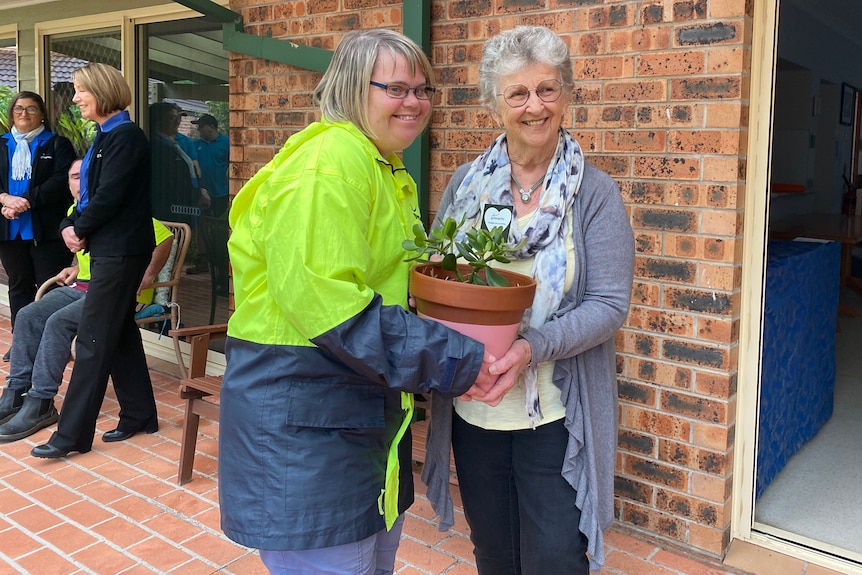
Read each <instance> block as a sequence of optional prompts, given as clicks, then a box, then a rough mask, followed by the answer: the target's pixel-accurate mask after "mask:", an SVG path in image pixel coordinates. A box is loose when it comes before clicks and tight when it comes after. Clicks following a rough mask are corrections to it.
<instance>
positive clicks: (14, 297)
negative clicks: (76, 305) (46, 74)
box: [0, 92, 75, 327]
mask: <svg viewBox="0 0 862 575" xmlns="http://www.w3.org/2000/svg"><path fill="white" fill-rule="evenodd" d="M8 119H9V125H10V126H12V131H11V132H9V133H8V134H4V135H3V136H2V137H0V204H2V206H3V207H2V210H0V211H2V214H3V216H4V217H2V218H0V261H2V262H3V267H4V268H5V270H6V275H7V276H8V277H9V308H10V310H11V315H12V325H13V327H14V325H15V316H16V315H17V314H18V310H19V309H21V308H22V307H24V306H25V305H27V304H28V303H30V302H32V301H33V299H34V297H35V296H36V289H37V288H38V287H39V285H41V284H42V282H44V281H45V280H47V279H48V278H50V277H52V276H54V275H56V274H57V272H59V271H60V270H61V269H63V268H64V267H66V266H68V265H69V263H70V262H71V259H72V254H71V253H70V252H69V250H68V249H67V248H66V245H65V244H64V243H63V241H62V240H61V239H60V232H59V225H60V222H61V221H62V220H63V218H64V217H65V216H66V211H67V210H68V208H69V206H70V205H72V194H71V193H70V192H69V185H68V180H67V173H68V172H69V168H70V167H71V165H72V162H73V161H74V160H75V150H74V149H73V148H72V144H71V142H69V140H67V139H66V138H64V137H62V136H58V135H57V134H55V133H53V132H52V131H51V122H50V120H49V118H48V113H47V109H46V107H45V101H44V100H43V99H42V97H41V96H40V95H39V94H36V93H35V92H19V93H18V94H16V95H15V97H14V98H12V101H11V102H10V103H9V110H8Z"/></svg>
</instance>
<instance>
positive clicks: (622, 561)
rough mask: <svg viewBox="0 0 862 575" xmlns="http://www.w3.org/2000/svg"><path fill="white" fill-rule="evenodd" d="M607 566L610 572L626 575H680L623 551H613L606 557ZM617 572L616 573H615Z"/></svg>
mask: <svg viewBox="0 0 862 575" xmlns="http://www.w3.org/2000/svg"><path fill="white" fill-rule="evenodd" d="M605 565H606V566H607V567H608V568H609V570H610V572H611V573H613V572H617V573H625V574H626V575H641V574H643V575H646V574H647V573H648V574H649V575H678V572H677V571H671V570H670V569H665V568H664V567H659V566H658V565H654V564H653V563H652V562H650V561H645V560H643V559H641V558H640V557H635V556H633V555H629V554H627V553H623V552H621V551H612V552H610V553H608V554H607V556H606V557H605ZM614 570H616V571H614Z"/></svg>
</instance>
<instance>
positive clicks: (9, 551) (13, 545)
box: [2, 526, 43, 559]
mask: <svg viewBox="0 0 862 575" xmlns="http://www.w3.org/2000/svg"><path fill="white" fill-rule="evenodd" d="M2 535H3V553H4V554H5V555H7V556H8V557H10V558H12V559H15V558H17V557H25V556H27V555H29V554H30V553H33V552H34V551H36V550H38V549H41V548H42V547H43V544H42V542H41V541H39V540H38V539H36V538H34V537H33V536H32V534H30V533H27V532H26V531H23V530H21V529H18V528H17V527H15V526H13V527H12V528H11V529H7V530H5V531H3V533H2Z"/></svg>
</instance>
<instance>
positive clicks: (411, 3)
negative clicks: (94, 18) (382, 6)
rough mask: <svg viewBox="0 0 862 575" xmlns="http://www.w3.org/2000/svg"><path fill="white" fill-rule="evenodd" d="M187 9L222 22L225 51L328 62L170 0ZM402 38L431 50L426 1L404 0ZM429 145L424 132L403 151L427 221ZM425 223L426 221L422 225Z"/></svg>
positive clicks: (198, 1) (319, 66)
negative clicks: (404, 37) (411, 40)
mask: <svg viewBox="0 0 862 575" xmlns="http://www.w3.org/2000/svg"><path fill="white" fill-rule="evenodd" d="M174 2H176V3H177V4H182V5H183V6H185V7H187V8H191V9H192V10H194V11H196V12H199V13H201V14H204V15H206V16H210V17H212V18H215V19H216V20H218V21H219V22H221V23H222V31H223V36H224V38H223V44H224V48H225V50H227V51H229V52H235V53H237V54H245V55H247V56H253V57H255V58H261V59H264V60H271V61H273V62H281V63H282V64H289V65H291V66H296V67H297V68H303V69H306V70H314V71H315V72H325V71H326V68H327V67H328V66H329V61H330V60H331V59H332V51H331V50H324V49H322V48H315V47H313V46H303V45H301V44H296V43H294V42H291V41H289V40H282V39H278V38H269V37H265V36H256V35H254V34H247V33H246V32H243V20H242V15H241V14H237V13H236V12H234V11H233V10H230V9H228V8H225V7H224V6H221V5H219V4H216V3H215V2H213V1H212V0H174ZM402 20H403V30H404V35H405V36H407V37H408V38H411V39H413V41H414V42H416V43H417V44H419V46H421V47H422V49H423V50H424V51H425V53H426V54H429V53H430V48H431V2H430V0H404V4H403V8H402ZM430 148H431V146H430V143H429V137H428V130H425V131H424V132H423V133H422V135H420V136H419V137H418V138H416V141H414V142H413V144H411V145H410V147H409V148H407V149H406V150H404V154H403V155H404V165H405V167H406V168H407V171H408V172H409V173H410V175H412V176H413V179H414V180H416V186H417V188H418V190H419V209H420V210H421V212H422V215H423V217H424V218H426V219H427V218H428V207H429V204H428V186H429V176H428V170H429V158H430V155H429V154H430ZM426 223H427V222H426Z"/></svg>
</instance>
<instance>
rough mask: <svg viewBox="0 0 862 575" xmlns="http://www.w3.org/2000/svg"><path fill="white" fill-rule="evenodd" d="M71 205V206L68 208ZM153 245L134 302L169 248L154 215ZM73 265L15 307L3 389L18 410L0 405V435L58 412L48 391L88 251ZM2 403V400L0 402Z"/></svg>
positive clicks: (64, 359) (74, 328) (63, 356)
mask: <svg viewBox="0 0 862 575" xmlns="http://www.w3.org/2000/svg"><path fill="white" fill-rule="evenodd" d="M80 175H81V160H76V161H75V162H73V163H72V167H71V169H70V170H69V189H70V190H71V191H72V196H73V197H74V198H75V200H76V201H77V199H78V189H79V183H80ZM71 209H74V207H73V208H71ZM153 231H154V232H155V235H156V249H155V250H153V255H152V258H151V259H150V265H148V266H147V271H146V272H144V277H143V279H142V280H141V285H140V286H139V287H138V297H137V302H138V303H139V304H145V305H146V304H150V303H152V301H153V295H154V292H153V289H152V288H149V287H148V286H150V285H152V283H153V282H154V281H155V280H156V278H157V276H158V275H159V271H160V270H161V269H162V268H163V267H164V266H165V262H167V261H168V257H169V256H170V254H171V247H172V244H173V241H171V240H172V239H173V234H172V233H171V232H170V230H168V229H167V228H166V227H165V226H164V225H163V224H162V223H161V222H160V221H158V220H156V219H154V220H153ZM75 256H76V257H75V265H73V266H70V267H68V268H65V269H63V270H61V272H60V276H61V277H60V279H59V280H58V282H57V283H58V285H60V286H62V287H58V288H55V289H52V290H51V291H49V292H47V293H46V294H45V295H44V296H43V297H42V298H41V299H40V300H39V301H34V302H33V303H31V304H29V305H26V306H24V308H23V309H22V310H21V312H20V314H19V315H18V317H19V323H18V326H19V327H18V331H17V332H15V334H14V336H13V338H12V348H11V354H10V355H11V359H12V361H11V363H10V364H9V376H8V377H7V378H6V388H4V389H3V393H4V394H7V393H9V394H13V395H17V396H20V397H21V398H22V405H21V408H20V410H18V411H17V413H16V412H12V413H8V412H7V411H5V410H3V409H0V423H2V425H0V441H15V440H18V439H23V438H25V437H28V436H30V435H33V434H34V433H36V432H37V431H39V430H40V429H42V428H43V427H47V426H49V425H51V424H53V423H55V422H56V421H57V419H58V417H59V415H58V413H57V410H56V408H55V407H54V396H55V395H57V391H58V390H59V388H60V384H61V383H62V380H63V371H64V370H65V368H66V364H67V363H68V361H69V350H70V348H71V346H72V341H73V340H74V339H75V336H76V335H77V334H78V322H79V320H80V318H81V310H82V308H83V304H84V301H83V300H84V297H85V296H86V294H87V285H88V283H89V279H90V256H89V254H87V253H86V252H77V253H76V254H75ZM0 403H2V402H0Z"/></svg>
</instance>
